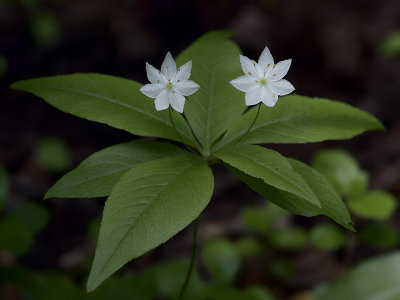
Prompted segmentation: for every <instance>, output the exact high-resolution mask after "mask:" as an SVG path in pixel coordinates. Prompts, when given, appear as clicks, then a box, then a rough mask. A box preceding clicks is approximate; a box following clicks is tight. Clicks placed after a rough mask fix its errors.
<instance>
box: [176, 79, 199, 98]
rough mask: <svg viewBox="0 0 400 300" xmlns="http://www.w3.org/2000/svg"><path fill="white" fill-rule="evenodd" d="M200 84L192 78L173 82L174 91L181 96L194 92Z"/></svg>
mask: <svg viewBox="0 0 400 300" xmlns="http://www.w3.org/2000/svg"><path fill="white" fill-rule="evenodd" d="M199 88H200V86H199V85H198V84H197V83H196V82H194V81H193V80H188V81H181V82H178V83H176V84H175V91H176V92H177V93H178V94H180V95H182V96H190V95H192V94H194V93H195V92H196V91H197V90H198V89H199Z"/></svg>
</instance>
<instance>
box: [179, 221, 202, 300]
mask: <svg viewBox="0 0 400 300" xmlns="http://www.w3.org/2000/svg"><path fill="white" fill-rule="evenodd" d="M198 227H199V217H198V218H197V219H196V220H194V227H193V242H192V257H191V258H190V264H189V269H188V271H187V273H186V278H185V282H184V283H183V286H182V288H181V291H180V293H179V298H178V299H179V300H182V299H183V296H184V294H185V291H186V288H187V286H188V285H189V281H190V277H191V276H192V273H193V267H194V263H195V261H196V250H197V230H198Z"/></svg>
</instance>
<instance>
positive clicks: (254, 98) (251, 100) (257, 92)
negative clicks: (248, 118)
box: [245, 85, 261, 106]
mask: <svg viewBox="0 0 400 300" xmlns="http://www.w3.org/2000/svg"><path fill="white" fill-rule="evenodd" d="M245 100H246V105H247V106H250V105H255V104H257V103H260V101H261V86H260V85H257V86H254V87H252V88H251V89H249V90H248V91H247V92H246V95H245Z"/></svg>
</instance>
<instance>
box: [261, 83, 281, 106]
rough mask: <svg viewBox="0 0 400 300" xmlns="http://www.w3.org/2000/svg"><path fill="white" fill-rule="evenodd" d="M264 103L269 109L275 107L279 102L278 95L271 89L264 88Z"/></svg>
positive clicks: (262, 94)
mask: <svg viewBox="0 0 400 300" xmlns="http://www.w3.org/2000/svg"><path fill="white" fill-rule="evenodd" d="M261 96H262V102H263V103H264V104H265V105H266V106H269V107H273V106H274V105H275V103H276V101H278V95H276V94H274V93H273V92H272V91H271V90H270V89H269V88H267V87H263V92H262V93H261Z"/></svg>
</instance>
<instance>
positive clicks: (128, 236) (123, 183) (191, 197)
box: [87, 155, 214, 291]
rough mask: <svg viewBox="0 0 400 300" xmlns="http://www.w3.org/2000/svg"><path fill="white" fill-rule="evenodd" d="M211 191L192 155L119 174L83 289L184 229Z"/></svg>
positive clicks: (207, 174) (203, 165) (204, 168)
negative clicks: (86, 282)
mask: <svg viewBox="0 0 400 300" xmlns="http://www.w3.org/2000/svg"><path fill="white" fill-rule="evenodd" d="M213 188H214V181H213V176H212V173H211V170H210V168H209V167H208V165H207V162H206V161H205V160H203V159H201V158H199V157H197V156H194V155H190V156H188V157H177V158H165V159H159V160H153V161H150V162H145V163H142V164H139V165H137V166H136V167H134V168H133V169H131V170H130V171H128V172H127V173H125V174H124V175H123V176H122V177H121V179H120V181H119V182H118V183H117V184H116V185H115V187H114V188H113V190H112V191H111V195H110V197H109V198H108V199H107V201H106V204H105V207H104V213H103V221H102V223H101V228H100V234H99V240H98V246H97V249H96V255H95V258H94V262H93V266H92V270H91V273H90V276H89V281H88V285H87V287H88V290H89V291H92V290H94V289H95V288H96V287H97V286H98V285H99V284H100V283H101V282H102V281H104V280H105V279H106V278H107V277H109V276H110V275H111V274H113V273H114V272H115V271H116V270H118V269H119V268H121V267H122V266H123V265H124V264H126V263H127V262H128V261H130V260H131V259H133V258H136V257H138V256H140V255H142V254H144V253H145V252H147V251H149V250H151V249H153V248H155V247H157V246H158V245H160V244H162V243H164V242H166V241H167V240H168V239H170V238H171V237H172V236H173V235H175V234H176V233H177V232H179V231H180V230H182V229H183V228H185V227H186V226H187V225H188V224H189V223H190V222H192V221H193V220H194V219H196V218H197V217H198V216H199V214H200V213H201V212H202V211H203V210H204V208H205V207H206V206H207V204H208V202H209V201H210V198H211V195H212V192H213Z"/></svg>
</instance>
